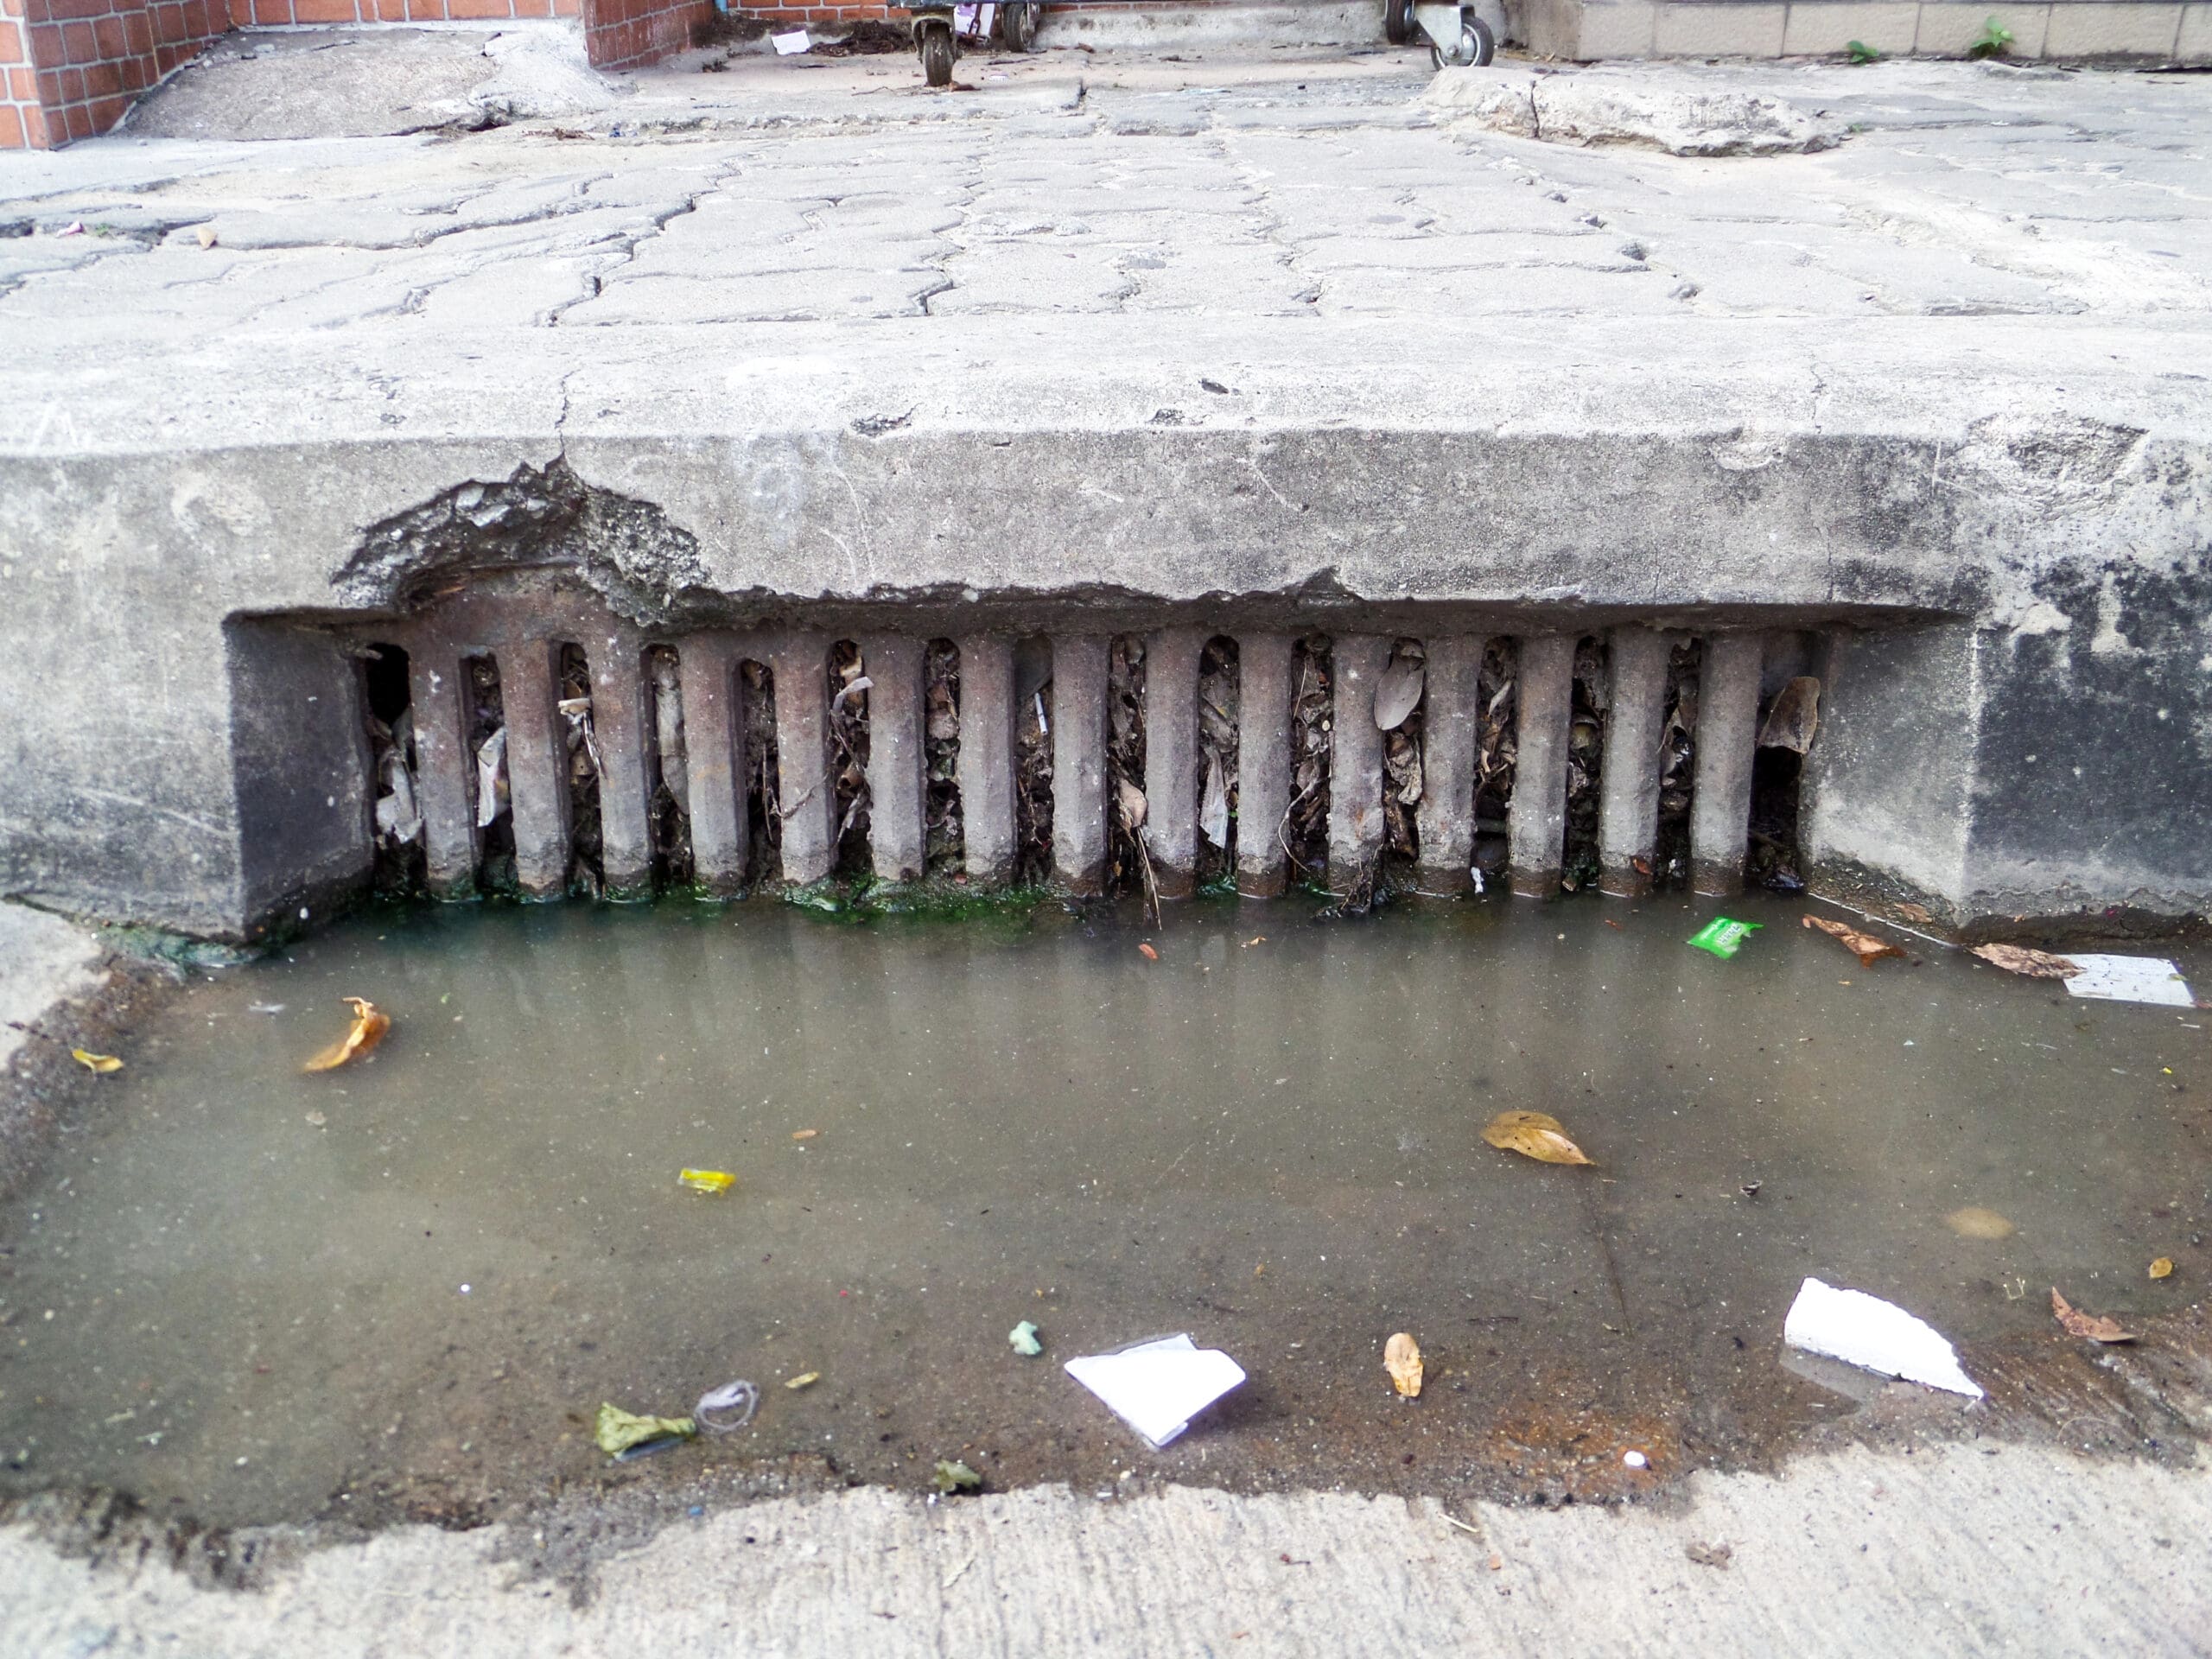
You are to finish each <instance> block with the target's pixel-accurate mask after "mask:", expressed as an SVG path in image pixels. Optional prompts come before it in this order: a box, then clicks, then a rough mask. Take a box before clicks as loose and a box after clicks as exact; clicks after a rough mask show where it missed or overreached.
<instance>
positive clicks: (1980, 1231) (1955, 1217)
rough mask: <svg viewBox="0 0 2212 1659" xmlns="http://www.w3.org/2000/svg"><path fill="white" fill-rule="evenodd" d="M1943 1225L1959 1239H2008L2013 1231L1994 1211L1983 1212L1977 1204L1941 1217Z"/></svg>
mask: <svg viewBox="0 0 2212 1659" xmlns="http://www.w3.org/2000/svg"><path fill="white" fill-rule="evenodd" d="M1943 1224H1944V1225H1945V1226H1946V1227H1948V1228H1949V1229H1950V1230H1952V1231H1953V1232H1955V1233H1956V1234H1957V1235H1958V1236H1960V1237H1961V1238H1984V1239H1997V1238H2010V1237H2012V1234H2013V1231H2014V1228H2013V1226H2012V1223H2011V1222H2009V1221H2007V1220H2005V1217H2002V1216H2000V1215H1999V1214H1998V1213H1997V1212H1996V1211H1994V1210H1985V1209H1983V1208H1982V1207H1981V1206H1980V1205H1978V1204H1970V1205H1967V1207H1966V1208H1965V1209H1963V1210H1954V1211H1951V1213H1950V1214H1949V1215H1948V1216H1946V1217H1943Z"/></svg>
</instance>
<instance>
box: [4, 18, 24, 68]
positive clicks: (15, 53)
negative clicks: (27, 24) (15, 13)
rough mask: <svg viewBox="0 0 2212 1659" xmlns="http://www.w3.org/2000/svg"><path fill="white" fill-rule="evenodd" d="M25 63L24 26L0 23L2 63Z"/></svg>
mask: <svg viewBox="0 0 2212 1659" xmlns="http://www.w3.org/2000/svg"><path fill="white" fill-rule="evenodd" d="M22 61H23V26H22V24H21V23H0V63H21V62H22Z"/></svg>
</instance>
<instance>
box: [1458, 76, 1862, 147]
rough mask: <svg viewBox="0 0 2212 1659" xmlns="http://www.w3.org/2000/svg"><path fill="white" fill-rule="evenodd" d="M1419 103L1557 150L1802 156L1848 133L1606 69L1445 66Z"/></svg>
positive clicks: (1743, 95) (1754, 100) (1774, 104)
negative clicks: (1630, 147) (1620, 147)
mask: <svg viewBox="0 0 2212 1659" xmlns="http://www.w3.org/2000/svg"><path fill="white" fill-rule="evenodd" d="M1423 101H1424V102H1425V103H1427V105H1429V107H1430V108H1431V109H1433V110H1435V111H1439V112H1440V117H1441V118H1442V119H1444V120H1445V121H1446V123H1448V124H1450V125H1451V126H1452V128H1453V129H1454V130H1463V129H1478V130H1488V131H1491V132H1503V133H1510V134H1511V135H1512V136H1514V137H1519V138H1535V139H1541V140H1542V141H1543V142H1544V143H1555V144H1576V145H1583V146H1588V145H1595V144H1638V145H1643V146H1646V147H1648V148H1649V149H1663V150H1665V151H1666V152H1667V153H1668V154H1669V156H1787V155H1806V154H1809V153H1811V152H1812V151H1815V150H1821V149H1833V148H1834V146H1835V145H1837V144H1839V143H1842V142H1843V139H1844V137H1845V129H1844V128H1843V127H1842V126H1840V125H1839V124H1837V123H1835V122H1833V121H1827V120H1823V119H1822V118H1820V117H1818V116H1815V115H1808V114H1807V113H1806V112H1805V111H1802V110H1801V109H1798V108H1797V107H1796V105H1791V104H1787V103H1784V102H1783V100H1782V99H1778V98H1768V97H1765V96H1764V95H1763V94H1760V93H1757V92H1723V91H1713V92H1701V91H1698V90H1695V89H1694V87H1686V86H1681V85H1672V86H1659V85H1654V84H1652V83H1650V82H1649V80H1648V79H1640V78H1637V77H1634V76H1630V75H1621V74H1614V73H1607V72H1605V71H1602V70H1600V71H1595V72H1584V73H1554V74H1546V75H1531V74H1523V73H1516V72H1514V71H1510V70H1506V71H1500V70H1498V69H1496V68H1480V69H1446V70H1442V71H1440V72H1439V73H1438V74H1437V77H1436V79H1434V80H1433V81H1432V82H1431V83H1430V84H1429V88H1428V91H1427V93H1426V94H1425V95H1424V98H1423Z"/></svg>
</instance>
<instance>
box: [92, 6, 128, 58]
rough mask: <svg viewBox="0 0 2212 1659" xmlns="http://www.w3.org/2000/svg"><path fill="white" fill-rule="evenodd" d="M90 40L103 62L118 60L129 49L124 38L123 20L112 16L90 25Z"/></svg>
mask: <svg viewBox="0 0 2212 1659" xmlns="http://www.w3.org/2000/svg"><path fill="white" fill-rule="evenodd" d="M92 39H93V41H95V42H96V43H97V44H98V46H99V54H100V57H101V59H102V60H107V59H110V58H119V57H121V56H122V55H123V54H124V53H125V52H127V51H129V50H130V44H129V42H128V41H125V40H124V34H123V19H122V18H120V17H117V16H112V15H111V16H105V17H103V18H100V19H99V21H98V22H95V23H94V24H93V25H92Z"/></svg>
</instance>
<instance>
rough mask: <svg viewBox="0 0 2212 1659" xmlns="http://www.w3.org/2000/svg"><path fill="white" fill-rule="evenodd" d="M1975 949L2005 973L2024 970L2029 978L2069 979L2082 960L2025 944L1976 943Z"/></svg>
mask: <svg viewBox="0 0 2212 1659" xmlns="http://www.w3.org/2000/svg"><path fill="white" fill-rule="evenodd" d="M1974 955H1976V956H1977V957H1980V958H1981V959H1982V960H1983V961H1984V962H1986V963H1992V964H1993V965H1994V966H1996V967H1999V968H2002V969H2004V970H2005V972H2006V973H2008V974H2025V975H2026V976H2028V977H2029V978H2030V979H2071V978H2073V977H2074V976H2075V975H2076V974H2078V973H2080V972H2081V971H2082V964H2081V963H2078V962H2075V961H2074V960H2073V959H2072V958H2071V957H2057V956H2053V955H2052V954H2051V953H2050V951H2048V950H2029V949H2028V948H2027V946H2025V945H2024V944H1977V945H1976V946H1974Z"/></svg>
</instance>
